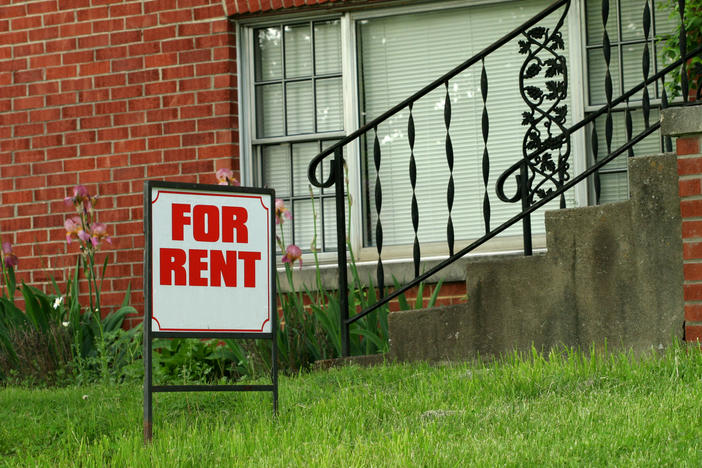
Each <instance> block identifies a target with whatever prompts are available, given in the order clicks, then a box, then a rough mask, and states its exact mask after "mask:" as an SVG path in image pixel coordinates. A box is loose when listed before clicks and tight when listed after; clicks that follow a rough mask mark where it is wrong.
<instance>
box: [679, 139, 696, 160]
mask: <svg viewBox="0 0 702 468" xmlns="http://www.w3.org/2000/svg"><path fill="white" fill-rule="evenodd" d="M675 148H676V151H677V153H678V155H679V156H681V155H687V154H699V152H700V140H699V137H696V136H695V137H687V138H678V139H677V140H676V142H675Z"/></svg>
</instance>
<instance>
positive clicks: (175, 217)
mask: <svg viewBox="0 0 702 468" xmlns="http://www.w3.org/2000/svg"><path fill="white" fill-rule="evenodd" d="M186 213H190V205H186V204H183V203H174V204H173V205H171V233H172V236H173V240H180V241H182V240H183V226H185V225H186V224H190V218H189V217H187V216H185V214H186Z"/></svg>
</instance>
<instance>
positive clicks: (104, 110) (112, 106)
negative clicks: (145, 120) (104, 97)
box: [95, 101, 127, 115]
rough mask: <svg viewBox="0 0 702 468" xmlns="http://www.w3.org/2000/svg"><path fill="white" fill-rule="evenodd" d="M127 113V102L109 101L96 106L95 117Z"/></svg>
mask: <svg viewBox="0 0 702 468" xmlns="http://www.w3.org/2000/svg"><path fill="white" fill-rule="evenodd" d="M126 111H127V103H126V101H107V102H99V103H96V104H95V115H101V114H121V113H122V112H126Z"/></svg>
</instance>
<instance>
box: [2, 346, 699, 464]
mask: <svg viewBox="0 0 702 468" xmlns="http://www.w3.org/2000/svg"><path fill="white" fill-rule="evenodd" d="M0 421H1V423H0V424H1V425H0V464H7V465H9V466H76V465H84V466H105V465H109V466H130V467H131V466H164V467H171V466H255V467H269V466H305V467H307V466H323V467H327V466H329V467H337V466H344V467H346V466H354V467H356V466H358V467H365V466H368V467H371V466H373V467H377V466H398V467H406V466H411V467H413V466H473V465H475V466H494V465H508V466H562V465H596V466H601V465H614V466H661V465H664V466H665V465H669V466H672V465H675V466H702V353H700V352H698V351H697V350H694V349H686V348H683V347H679V346H672V347H671V348H669V349H668V350H667V351H665V352H662V353H660V354H651V355H648V356H646V357H643V358H639V359H635V358H633V357H632V356H630V355H626V354H618V355H605V354H604V353H603V354H599V355H593V356H591V357H586V356H585V355H584V354H581V353H576V352H573V351H567V350H564V351H562V352H559V353H552V355H551V356H549V357H547V358H542V357H540V356H538V355H536V354H535V355H533V356H529V357H526V358H517V357H510V358H506V359H504V360H502V361H500V362H498V363H492V364H487V365H478V364H452V365H439V366H429V365H427V364H387V365H381V366H377V367H372V368H360V367H355V366H349V367H344V368H336V369H331V370H324V371H321V370H320V371H313V372H309V373H303V374H301V375H297V376H291V377H281V380H280V413H279V415H278V417H277V418H274V417H273V415H272V407H271V397H270V394H268V393H262V394H259V393H256V394H253V393H248V394H242V393H235V394H232V393H229V394H225V393H207V394H205V393H199V394H193V393H189V394H156V395H155V396H154V441H153V443H152V444H151V445H150V446H147V447H145V446H144V445H143V444H142V393H141V385H140V384H138V383H129V384H123V385H118V386H101V385H95V386H89V387H70V388H58V389H56V388H50V389H27V388H18V387H9V388H4V389H2V390H0Z"/></svg>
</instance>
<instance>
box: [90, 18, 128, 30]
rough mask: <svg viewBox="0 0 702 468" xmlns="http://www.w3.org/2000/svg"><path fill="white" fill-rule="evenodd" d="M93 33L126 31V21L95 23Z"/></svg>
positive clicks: (115, 20) (115, 19)
mask: <svg viewBox="0 0 702 468" xmlns="http://www.w3.org/2000/svg"><path fill="white" fill-rule="evenodd" d="M92 25H93V33H96V32H105V31H124V19H123V18H112V19H108V20H102V21H93V22H92Z"/></svg>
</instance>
